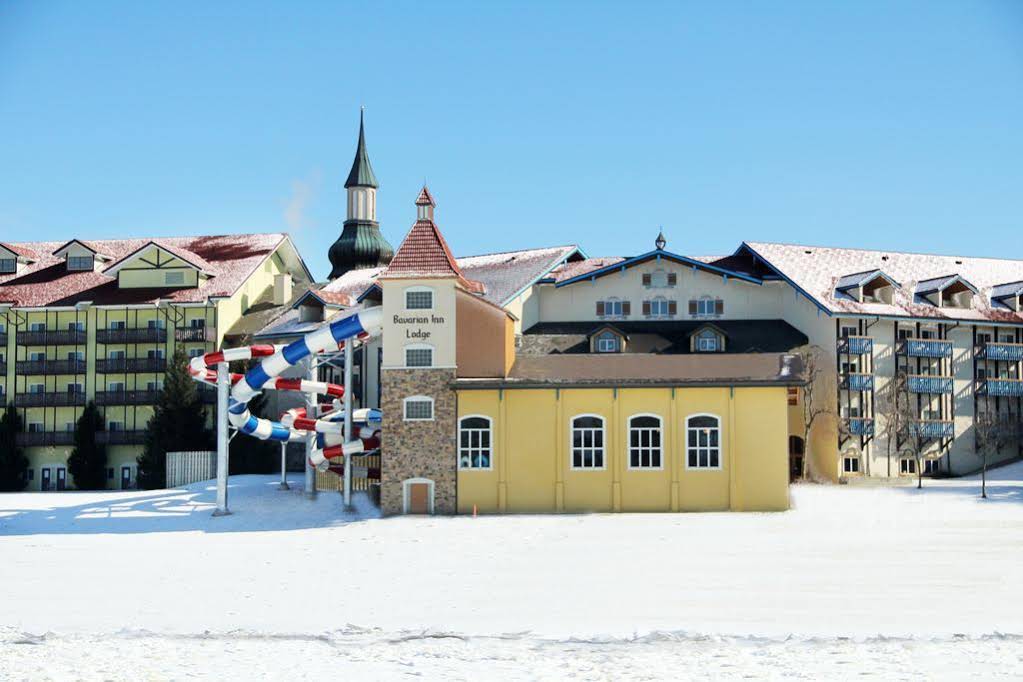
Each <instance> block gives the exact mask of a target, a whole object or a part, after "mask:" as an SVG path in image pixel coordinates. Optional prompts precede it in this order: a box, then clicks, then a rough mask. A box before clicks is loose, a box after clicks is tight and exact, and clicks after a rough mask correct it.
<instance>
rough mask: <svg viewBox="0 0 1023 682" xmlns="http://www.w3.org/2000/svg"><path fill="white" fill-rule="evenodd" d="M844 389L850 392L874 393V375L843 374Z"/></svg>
mask: <svg viewBox="0 0 1023 682" xmlns="http://www.w3.org/2000/svg"><path fill="white" fill-rule="evenodd" d="M842 388H845V389H848V390H850V391H872V390H874V375H873V374H843V375H842Z"/></svg>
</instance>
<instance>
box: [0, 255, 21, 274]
mask: <svg viewBox="0 0 1023 682" xmlns="http://www.w3.org/2000/svg"><path fill="white" fill-rule="evenodd" d="M17 271H18V259H17V258H0V275H12V274H14V273H15V272H17Z"/></svg>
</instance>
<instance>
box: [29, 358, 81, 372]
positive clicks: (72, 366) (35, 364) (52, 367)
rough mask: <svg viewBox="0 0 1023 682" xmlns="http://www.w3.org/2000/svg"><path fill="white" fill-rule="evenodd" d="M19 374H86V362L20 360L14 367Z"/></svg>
mask: <svg viewBox="0 0 1023 682" xmlns="http://www.w3.org/2000/svg"><path fill="white" fill-rule="evenodd" d="M14 371H15V372H16V373H17V374H27V375H39V374H85V371H86V365H85V360H19V361H18V362H16V363H15V365H14Z"/></svg>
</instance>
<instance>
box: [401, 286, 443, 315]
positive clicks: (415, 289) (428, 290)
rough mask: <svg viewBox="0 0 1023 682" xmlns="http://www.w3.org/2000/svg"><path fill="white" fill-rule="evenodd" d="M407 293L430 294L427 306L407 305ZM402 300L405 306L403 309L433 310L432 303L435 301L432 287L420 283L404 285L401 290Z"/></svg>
mask: <svg viewBox="0 0 1023 682" xmlns="http://www.w3.org/2000/svg"><path fill="white" fill-rule="evenodd" d="M409 294H429V295H430V305H428V306H411V305H409ZM402 302H403V305H404V306H405V310H433V309H434V304H435V302H436V301H435V300H434V291H433V287H427V286H422V285H416V286H411V287H405V289H404V290H402Z"/></svg>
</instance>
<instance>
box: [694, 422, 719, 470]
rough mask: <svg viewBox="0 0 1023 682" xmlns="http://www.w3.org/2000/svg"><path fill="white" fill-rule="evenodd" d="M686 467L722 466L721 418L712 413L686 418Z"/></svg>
mask: <svg viewBox="0 0 1023 682" xmlns="http://www.w3.org/2000/svg"><path fill="white" fill-rule="evenodd" d="M686 468H688V469H720V468H721V420H720V419H719V418H718V417H715V416H714V415H712V414H694V415H692V416H691V417H688V418H687V419H686Z"/></svg>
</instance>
